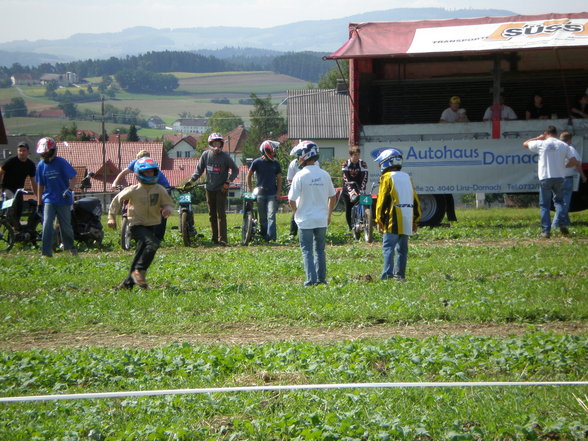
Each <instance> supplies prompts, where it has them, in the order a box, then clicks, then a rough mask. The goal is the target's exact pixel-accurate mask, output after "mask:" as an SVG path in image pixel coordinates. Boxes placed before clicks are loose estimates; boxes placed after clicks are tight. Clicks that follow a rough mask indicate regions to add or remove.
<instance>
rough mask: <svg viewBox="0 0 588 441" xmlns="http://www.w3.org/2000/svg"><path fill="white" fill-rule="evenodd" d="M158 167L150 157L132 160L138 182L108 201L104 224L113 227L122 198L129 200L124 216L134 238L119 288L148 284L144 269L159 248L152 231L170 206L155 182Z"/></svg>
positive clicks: (164, 191) (159, 186) (170, 210)
mask: <svg viewBox="0 0 588 441" xmlns="http://www.w3.org/2000/svg"><path fill="white" fill-rule="evenodd" d="M158 174H159V167H158V166H157V163H156V162H155V161H154V160H153V159H151V158H142V159H139V160H138V161H137V162H136V163H135V175H136V177H137V179H138V181H139V183H138V184H136V185H132V186H130V187H127V188H125V189H124V190H123V191H121V192H120V193H119V194H117V195H116V196H115V198H114V199H113V200H112V202H111V203H110V208H109V210H108V226H109V227H110V228H113V229H116V214H117V213H119V212H120V206H121V203H122V201H129V207H128V218H129V224H130V226H131V237H132V238H133V239H135V241H136V242H137V250H136V251H135V257H134V259H133V262H132V263H131V268H130V270H129V275H128V276H127V278H126V279H125V280H124V281H123V282H122V283H121V284H120V285H119V288H120V289H132V288H133V286H134V285H139V286H140V287H141V288H148V287H149V286H148V285H147V280H146V279H145V273H146V272H147V270H148V269H149V266H150V265H151V262H153V258H154V257H155V253H156V252H157V249H158V248H159V239H158V238H157V236H156V234H155V232H156V227H157V225H159V224H160V223H161V218H162V217H163V218H168V217H169V215H170V214H171V212H172V210H173V209H174V205H173V201H172V200H171V198H170V197H169V195H168V194H167V191H166V190H165V188H163V187H162V186H161V185H159V184H157V175H158Z"/></svg>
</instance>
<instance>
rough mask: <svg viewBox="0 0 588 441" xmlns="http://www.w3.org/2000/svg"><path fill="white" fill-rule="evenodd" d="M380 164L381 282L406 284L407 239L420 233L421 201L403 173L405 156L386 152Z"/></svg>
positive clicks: (377, 221) (379, 160)
mask: <svg viewBox="0 0 588 441" xmlns="http://www.w3.org/2000/svg"><path fill="white" fill-rule="evenodd" d="M376 162H378V163H379V164H380V171H381V175H380V188H379V190H378V202H377V204H376V223H377V224H378V226H379V227H380V230H381V231H382V232H383V238H382V254H383V255H384V270H383V271H382V280H385V279H397V280H404V278H405V277H406V262H407V261H408V238H409V237H410V236H412V234H413V233H414V232H416V230H417V222H418V221H419V219H420V217H421V207H420V204H419V198H418V196H417V194H416V193H415V191H414V187H413V185H412V181H411V180H410V176H409V175H408V173H405V172H403V171H400V170H401V169H402V152H401V151H400V150H397V149H387V150H384V151H383V152H381V153H380V154H379V155H378V157H377V158H376Z"/></svg>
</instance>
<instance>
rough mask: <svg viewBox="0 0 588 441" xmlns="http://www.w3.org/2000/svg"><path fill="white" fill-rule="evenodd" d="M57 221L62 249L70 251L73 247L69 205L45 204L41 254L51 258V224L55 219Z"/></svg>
mask: <svg viewBox="0 0 588 441" xmlns="http://www.w3.org/2000/svg"><path fill="white" fill-rule="evenodd" d="M56 216H57V219H58V220H59V229H60V231H61V239H62V241H63V247H64V249H66V250H71V249H72V248H73V247H74V233H73V229H72V227H71V205H54V204H49V203H47V204H45V207H44V209H43V245H42V247H41V254H43V256H48V257H51V256H52V255H53V223H54V222H55V217H56Z"/></svg>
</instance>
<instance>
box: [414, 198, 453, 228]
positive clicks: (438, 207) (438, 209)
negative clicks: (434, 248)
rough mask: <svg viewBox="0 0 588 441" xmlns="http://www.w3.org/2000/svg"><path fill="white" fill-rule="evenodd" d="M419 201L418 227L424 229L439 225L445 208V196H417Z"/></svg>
mask: <svg viewBox="0 0 588 441" xmlns="http://www.w3.org/2000/svg"><path fill="white" fill-rule="evenodd" d="M419 201H420V203H421V220H420V221H419V225H420V226H425V227H427V226H428V227H435V226H437V225H440V224H441V221H442V220H443V217H444V216H445V210H446V208H447V204H446V202H445V195H442V194H423V195H419Z"/></svg>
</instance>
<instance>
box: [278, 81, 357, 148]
mask: <svg viewBox="0 0 588 441" xmlns="http://www.w3.org/2000/svg"><path fill="white" fill-rule="evenodd" d="M288 137H289V138H290V139H297V138H299V139H347V138H348V137H349V96H348V95H347V94H346V93H339V92H337V91H336V90H334V89H304V90H289V91H288Z"/></svg>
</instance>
